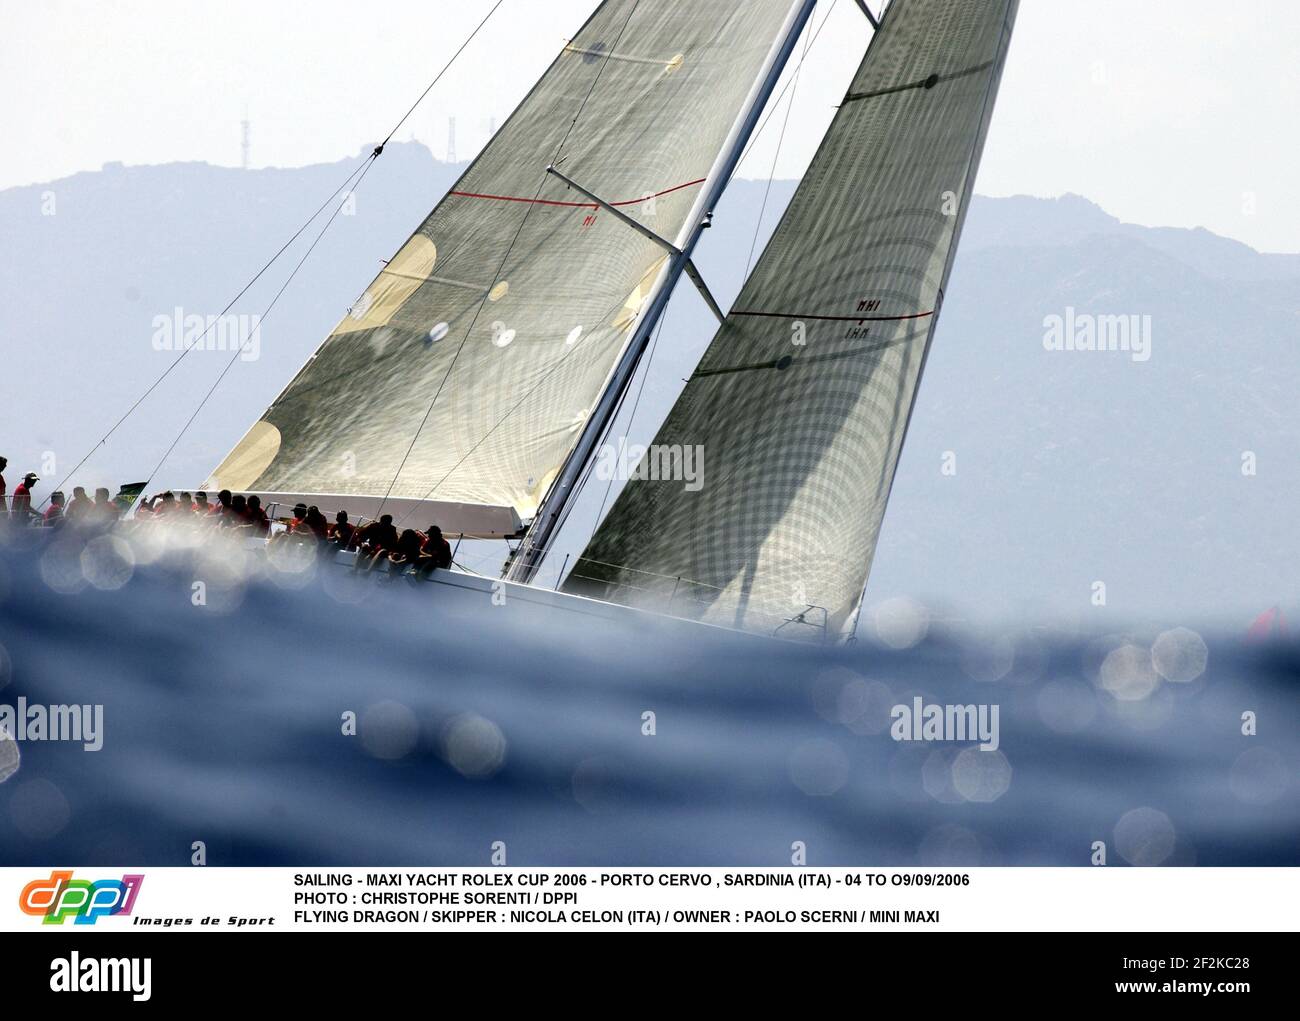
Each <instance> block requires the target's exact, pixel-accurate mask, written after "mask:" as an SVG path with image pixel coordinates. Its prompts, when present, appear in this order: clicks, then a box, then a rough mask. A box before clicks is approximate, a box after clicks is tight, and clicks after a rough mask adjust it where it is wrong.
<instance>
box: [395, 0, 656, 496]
mask: <svg viewBox="0 0 1300 1021" xmlns="http://www.w3.org/2000/svg"><path fill="white" fill-rule="evenodd" d="M639 5H640V0H636V2H634V3H633V4H632V7H631V9H630V10H629V11H628V12H627V17H626V18H625V19H624V20H623V25H622V27H621V28H619V30H618V35H617V36H615V38H614V42H613V43H612V44H611V45H610V47H609V49H608V50H606V51H605V56H604V58H603V59H602V60H601V62H600V67H599V68H598V69H597V71H596V74H595V77H594V78H592V80H591V87H590V88H589V89H588V90H587V94H586V95H585V96H583V97H582V102H581V103H580V104H579V105H578V110H577V112H576V113H575V114H574V115H573V120H571V121H570V122H569V126H568V127H567V128H566V129H565V131H564V136H563V137H562V138H561V139H560V142H559V144H558V145H557V146H556V147H555V152H554V153H552V155H551V158H550V160H548V161H547V164H546V165H547V166H548V167H551V166H554V165H555V164H556V162H557V160H558V159H559V156H560V153H561V152H562V151H563V149H564V146H565V144H566V143H567V142H568V141H569V136H570V135H571V134H573V129H574V128H575V127H576V126H577V124H578V120H579V118H581V117H582V114H583V111H584V110H586V108H587V103H588V102H589V101H590V99H591V97H592V95H593V94H594V93H595V91H596V86H597V85H599V84H600V80H601V78H602V77H603V76H604V73H605V68H606V67H608V66H609V60H610V57H611V56H612V55H613V54H614V52H615V51H616V50H617V48H618V44H619V41H620V40H621V39H622V38H623V33H624V32H625V31H626V30H627V26H628V24H629V23H630V22H631V20H632V15H634V14H635V13H636V9H637V7H638V6H639ZM548 176H549V175H548V174H547V173H546V172H545V171H543V173H542V177H541V180H540V181H539V182H538V184H537V191H536V192H535V193H534V194H533V199H532V201H531V202H529V203H528V206H527V208H526V209H525V210H524V215H523V219H521V220H520V221H519V229H518V230H516V231H515V234H514V237H512V238H511V239H510V244H509V245H508V246H507V248H506V251H505V254H504V255H503V256H502V257H501V261H500V262H499V263H498V264H497V269H496V273H495V274H493V277H492V286H493V287H495V286H496V284H497V282H498V281H499V280H500V279H501V273H502V271H503V270H504V269H505V266H506V262H507V261H508V260H509V259H510V255H511V253H512V252H513V251H514V250H515V245H516V244H517V243H518V242H519V238H520V236H521V235H522V234H523V232H524V228H525V227H526V226H528V220H529V218H530V217H531V216H532V214H533V210H534V209H535V208H537V200H538V199H539V198H540V197H541V194H542V189H543V188H545V187H546V180H547V177H548ZM489 294H491V289H489V290H487V291H485V292H484V293H483V297H482V298H480V299H479V303H478V308H476V309H475V310H474V315H473V318H471V319H470V323H469V326H467V327H466V329H465V332H464V334H462V336H461V339H460V344H459V345H457V347H456V353H455V354H454V355H452V357H451V361H450V362H449V363H448V365H447V371H446V372H445V373H443V376H442V380H441V381H440V382H439V383H438V389H437V390H435V391H434V394H433V399H432V400H431V401H429V407H428V408H427V409H426V410H425V412H424V417H423V418H422V419H420V424H419V426H418V427H417V428H416V430H415V435H414V436H412V437H411V442H410V444H409V445H408V446H407V448H406V453H404V454H403V455H402V460H401V462H400V463H399V464H398V466H397V471H396V472H395V473H394V474H393V478H392V480H391V481H390V482H389V483H388V490H387V491H386V492H385V493H384V498H383V499H382V500H380V501H379V508H378V510H376V512H375V513H376V515H378V514H379V512H380V511H382V510H383V509H384V505H385V504H386V503H388V499H389V497H391V496H392V495H393V489H394V488H395V487H396V485H397V480H398V479H399V478H401V476H402V471H403V469H405V467H406V462H407V461H408V460H409V459H410V457H411V451H413V450H414V449H415V444H416V443H417V442H418V441H419V439H420V434H421V433H422V432H424V427H425V426H426V425H427V424H428V422H429V416H430V415H432V414H433V408H434V405H435V404H437V403H438V398H439V397H440V396H442V391H443V388H444V387H445V386H446V385H447V380H448V379H450V378H451V373H452V371H453V370H454V369H455V367H456V362H457V361H459V359H460V355H461V352H462V351H463V350H464V349H465V345H466V344H467V343H468V342H469V338H470V334H471V333H473V332H474V327H475V326H476V325H477V324H478V320H479V316H481V315H482V314H483V309H484V307H485V306H486V305H487V301H488V295H489ZM439 485H441V483H439Z"/></svg>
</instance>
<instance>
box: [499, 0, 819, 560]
mask: <svg viewBox="0 0 1300 1021" xmlns="http://www.w3.org/2000/svg"><path fill="white" fill-rule="evenodd" d="M816 5H817V0H800V2H799V3H798V4H797V5H795V6H794V7H792V8H791V10H790V14H789V16H788V17H787V18H786V21H785V24H784V25H783V26H782V29H781V33H780V34H779V35H778V37H777V40H776V42H775V43H774V44H773V46H772V49H771V51H770V52H769V53H768V56H767V60H766V61H765V62H764V65H763V69H762V71H761V72H760V74H759V76H758V78H757V79H756V80H755V82H754V87H753V88H752V89H751V90H750V93H749V96H748V97H747V99H746V101H745V104H744V106H743V107H742V108H741V114H740V116H739V117H737V118H736V122H735V124H734V125H733V126H732V129H731V134H730V136H729V137H728V139H727V143H726V144H725V145H724V146H723V148H722V150H721V152H720V153H719V154H718V158H717V160H716V161H715V162H714V164H713V167H712V169H711V170H710V171H709V174H708V176H707V177H706V179H705V184H704V187H703V188H701V189H700V194H699V197H698V198H697V199H696V202H695V205H694V206H692V208H691V212H690V215H689V216H688V217H687V218H686V221H685V223H684V224H683V225H682V229H681V231H680V232H679V233H678V237H677V239H676V240H675V242H674V243H673V244H672V246H671V247H672V248H673V252H672V253H671V257H670V258H669V260H668V262H667V264H666V265H665V266H664V268H663V269H662V270H661V271H660V274H659V278H658V279H657V280H656V281H655V284H654V286H653V288H652V290H651V297H650V304H649V306H648V307H647V309H646V313H645V314H644V315H643V316H642V317H641V320H640V322H638V324H637V327H636V329H635V330H634V331H633V333H632V336H631V337H629V338H628V342H627V344H626V345H625V346H624V348H623V352H622V355H621V356H620V357H619V359H618V361H617V362H616V363H615V365H614V368H613V370H611V372H610V376H609V379H608V380H607V382H606V384H605V387H604V390H603V391H602V393H601V397H600V400H599V401H598V402H597V403H596V405H595V407H594V408H593V409H592V412H591V415H590V416H588V418H587V421H586V423H585V425H584V427H583V430H582V433H581V435H580V436H579V438H578V442H577V445H576V446H575V447H574V448H573V450H572V451H570V453H569V456H568V458H567V459H566V460H565V462H564V466H563V467H562V468H561V470H560V473H559V474H558V475H557V476H556V479H555V482H554V483H553V484H552V486H551V488H550V490H549V491H548V493H547V495H546V498H545V499H544V500H543V501H542V503H541V505H540V506H539V507H538V509H537V515H536V516H535V517H534V519H533V522H532V524H531V525H530V526H529V528H528V532H527V534H526V535H525V537H524V541H523V543H522V544H521V545H520V547H519V548H518V550H517V551H516V552H515V555H514V556H513V557H512V558H511V560H510V562H509V563H508V564H507V566H506V568H505V571H504V572H503V577H505V578H506V579H508V580H510V581H515V582H521V583H527V582H529V581H530V580H531V579H532V578H533V576H534V575H535V574H536V573H537V570H538V568H540V567H541V564H542V561H543V560H544V559H545V557H546V554H547V552H548V550H549V547H550V544H551V541H552V539H553V538H554V537H555V536H556V535H557V534H558V533H559V530H560V526H561V525H562V524H563V523H564V520H565V518H567V517H568V513H569V510H570V508H571V506H572V501H573V497H574V495H575V494H576V492H577V488H578V480H579V479H581V478H582V475H583V473H584V472H585V470H586V468H587V465H588V463H589V462H590V460H591V459H592V457H594V456H595V454H596V450H597V447H598V445H599V443H600V440H601V437H602V436H604V434H605V431H606V430H607V429H608V428H609V426H610V424H611V422H612V421H613V419H614V415H615V412H616V411H617V409H618V406H619V402H620V401H621V399H622V397H623V394H624V392H625V391H626V390H627V388H628V386H629V385H630V384H631V382H632V376H633V374H634V373H635V372H636V367H637V365H638V364H639V363H640V361H641V356H642V355H643V354H644V353H645V349H646V346H647V344H648V343H649V340H650V334H651V333H652V332H653V330H654V327H655V324H656V323H657V322H658V321H659V318H660V316H662V315H663V313H664V310H665V309H666V308H667V307H668V299H669V298H670V297H671V296H672V292H673V288H674V286H675V285H676V283H677V280H678V278H679V277H680V276H681V274H682V272H683V270H687V271H688V272H690V275H691V276H692V278H693V279H694V278H695V274H694V267H693V266H692V265H691V261H690V260H691V253H692V252H693V251H694V249H695V245H696V243H697V242H698V241H699V239H700V235H701V234H702V233H703V231H704V228H705V227H707V226H708V225H709V218H710V216H711V215H712V210H713V207H714V206H715V205H716V204H717V202H718V199H719V198H721V196H722V193H723V191H725V190H726V187H727V184H728V182H729V181H730V179H731V175H732V173H733V172H734V171H735V169H736V165H737V164H738V163H739V162H740V157H741V154H742V152H743V151H744V147H745V144H746V142H748V141H749V137H750V135H751V134H752V133H753V131H754V128H755V127H756V126H757V124H758V119H759V117H760V116H761V115H762V112H763V107H764V106H765V105H766V104H767V101H768V98H769V97H770V96H771V95H772V92H773V90H774V89H775V88H776V84H777V81H778V80H779V79H780V77H781V72H782V71H783V70H784V68H785V65H786V63H787V61H789V59H790V55H791V54H792V53H793V52H794V47H795V44H796V43H797V42H798V39H799V34H800V33H801V32H802V31H803V28H804V25H805V24H807V22H808V18H809V17H810V16H811V15H812V10H813V8H814V7H815V6H816ZM566 180H567V179H566ZM574 183H576V184H578V185H580V184H581V182H574ZM602 204H603V203H602ZM697 286H699V287H700V289H701V292H702V293H703V294H704V295H705V300H706V301H708V302H709V304H710V305H711V306H712V305H713V302H712V300H711V298H709V296H708V292H707V289H706V288H704V287H703V284H702V283H701V282H699V281H697Z"/></svg>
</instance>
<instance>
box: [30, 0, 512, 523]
mask: <svg viewBox="0 0 1300 1021" xmlns="http://www.w3.org/2000/svg"><path fill="white" fill-rule="evenodd" d="M504 2H505V0H497V2H496V3H495V4H493V5H492V8H491V9H490V10H489V11H488V12H487V14H486V15H484V17H483V20H482V21H480V22H479V23H478V24H477V25H476V26H475V27H474V30H473V31H472V32H470V34H469V35H468V36H467V37H466V38H465V41H464V42H463V43H461V44H460V46H459V47H458V48H457V49H456V52H455V53H453V54H452V55H451V58H450V59H449V60H448V61H447V62H446V63H445V64H444V65H443V66H442V69H441V70H440V71H439V72H438V73H437V74H436V75H435V76H434V78H433V81H431V82H430V83H429V84H428V85H427V86H426V87H425V89H424V91H423V92H421V93H420V96H419V98H418V99H416V101H415V102H414V103H412V104H411V106H410V108H409V109H408V110H407V111H406V113H404V114H402V117H401V119H400V120H398V122H397V123H396V124H394V125H393V128H392V130H391V131H389V132H388V134H387V135H385V136H384V140H383V141H382V142H380V143H379V144H378V145H377V146H375V149H374V151H373V152H371V154H370V155H369V156H368V157H367V158H366V160H365V161H364V162H363V163H361V164H360V165H358V166H357V167H355V168H354V169H353V170H352V172H351V173H349V174H348V176H347V178H346V179H345V180H344V181H343V183H342V184H340V185H339V186H338V187H337V188H335V189H334V191H332V192H331V193H330V194H329V196H328V197H327V198H326V199H325V201H324V202H322V203H321V204H320V206H318V207H317V209H316V211H315V212H314V213H312V214H311V216H309V217H308V218H307V219H306V220H305V221H304V222H303V224H302V226H300V227H299V228H298V229H297V230H296V231H294V232H293V234H292V235H291V236H290V237H289V239H288V240H287V241H285V243H284V244H283V245H281V246H280V248H279V249H278V250H277V251H276V253H275V254H274V255H272V256H271V258H270V259H268V260H267V261H266V263H265V264H263V266H262V268H261V269H259V270H258V271H257V272H256V273H255V274H254V275H253V277H252V278H251V279H250V280H249V281H248V283H246V284H244V286H243V287H242V288H240V290H239V292H238V293H237V294H236V295H235V296H234V297H233V298H231V299H230V301H229V302H228V303H227V304H226V307H225V308H223V309H222V310H221V313H220V315H218V316H217V317H216V318H215V319H213V320H212V322H210V323H209V324H208V327H207V329H206V330H204V331H203V333H202V334H200V336H199V337H198V338H197V340H196V341H195V342H194V343H193V344H191V345H190V346H188V347H186V348H185V349H184V350H182V351H181V353H180V354H179V355H177V356H176V358H175V359H173V360H172V362H171V363H170V364H169V365H168V366H167V368H166V369H164V370H163V372H162V374H161V375H160V376H159V377H158V378H157V379H155V380H154V381H153V383H151V384H150V385H149V387H148V389H146V390H145V392H144V393H143V394H141V395H140V397H139V398H137V399H136V401H135V403H133V404H132V405H131V406H130V407H129V408H128V409H127V410H126V412H125V413H124V414H123V415H122V416H121V417H120V418H119V419H118V420H117V421H116V422H114V423H113V425H112V427H111V428H110V429H109V430H108V432H106V433H104V435H103V436H102V437H101V438H100V440H99V442H98V443H96V444H95V445H94V446H92V447H91V448H90V450H88V451H87V452H86V455H85V456H84V457H83V458H82V459H81V460H80V461H78V462H77V464H76V465H75V466H74V467H73V469H72V470H71V471H70V472H68V473H67V474H66V475H64V477H63V478H62V479H61V480H60V481H59V483H58V485H57V486H55V487H54V489H53V490H51V493H53V492H56V491H58V490H60V489H62V488H63V487H64V485H65V484H66V483H67V482H68V481H70V480H71V479H72V477H73V476H74V475H76V473H77V472H78V471H79V470H80V469H81V468H82V467H83V466H84V465H85V463H86V462H87V461H89V460H90V458H91V457H92V456H94V454H95V451H97V450H98V449H99V448H100V447H102V446H104V444H105V443H107V442H108V440H109V438H110V437H111V436H112V435H113V434H114V433H115V432H117V430H118V429H119V428H120V427H121V425H122V423H123V422H125V421H126V420H127V419H128V418H130V417H131V415H132V414H134V413H135V411H136V409H137V408H139V407H140V405H141V404H143V403H144V402H145V401H146V400H147V399H148V398H149V396H150V395H151V394H152V393H153V392H154V391H155V390H157V389H158V387H159V386H160V385H161V384H162V382H163V380H165V379H166V378H167V377H168V376H169V375H171V372H172V370H173V369H175V368H176V366H177V365H179V364H180V362H181V361H182V360H183V359H184V358H185V356H186V355H188V354H189V353H190V351H192V350H193V349H194V348H196V347H199V346H200V342H201V341H202V340H203V339H204V337H206V336H207V335H208V333H209V332H210V331H211V330H212V329H213V328H214V327H215V326H216V324H217V323H218V322H220V321H221V319H222V318H223V317H224V316H225V315H226V313H227V312H229V311H230V310H231V308H233V307H234V305H235V302H237V301H238V300H239V299H240V298H242V297H243V296H244V295H245V294H246V293H247V292H248V290H249V289H250V288H251V287H252V286H253V285H254V284H255V283H257V281H258V280H260V279H261V278H262V276H263V275H264V274H265V273H266V271H267V270H269V269H270V268H271V267H272V266H273V265H274V264H275V263H276V262H277V261H278V260H279V258H280V256H282V255H283V254H284V253H285V251H286V250H287V249H288V248H289V247H290V246H291V245H292V244H293V243H294V242H295V241H297V240H298V238H300V237H301V236H302V235H303V234H304V233H305V232H306V230H307V228H308V227H310V226H311V225H312V224H313V223H314V222H315V221H316V219H317V218H318V217H319V216H320V215H321V213H323V212H324V211H325V210H326V209H327V208H328V207H329V205H330V203H332V202H333V201H334V199H335V198H337V197H338V195H339V194H340V193H341V192H344V191H350V190H351V188H353V187H355V186H356V185H359V184H360V183H361V181H362V179H364V178H365V176H366V174H367V173H368V172H369V170H370V167H372V166H373V165H374V162H375V160H376V159H378V158H379V157H380V156H381V155H382V154H383V151H384V146H386V145H387V144H388V143H389V142H390V141H392V139H393V136H394V135H396V134H397V132H398V131H399V130H401V127H402V125H403V124H405V123H406V122H407V120H409V119H410V116H411V114H413V113H414V112H415V110H416V108H417V107H418V106H419V105H420V103H422V102H423V101H424V98H425V97H426V96H427V95H428V94H429V93H430V92H431V91H432V90H433V88H434V86H435V85H437V84H438V82H439V81H441V80H442V78H443V76H444V75H445V74H446V73H447V71H448V70H450V68H451V66H452V65H453V64H454V63H455V62H456V60H457V59H458V58H459V57H460V55H461V53H463V52H464V51H465V48H466V47H468V46H469V44H470V43H471V42H473V41H474V38H475V37H476V36H477V35H478V34H479V32H480V31H481V30H482V29H483V26H485V25H486V24H487V23H488V21H489V20H490V19H491V18H492V16H493V15H494V14H495V13H496V12H497V8H499V7H500V6H501V5H502V4H503V3H504ZM358 175H360V176H358ZM353 178H356V182H355V185H354V184H353ZM341 208H342V207H341V206H340V207H339V208H337V209H335V211H334V213H333V214H332V215H331V216H330V218H329V220H328V221H327V222H326V224H325V228H323V229H322V230H321V233H320V234H318V235H317V236H316V239H315V240H314V241H313V242H312V244H311V247H309V248H308V249H307V253H306V255H304V256H303V258H302V259H301V260H300V261H299V262H298V265H297V266H295V267H294V268H293V271H292V272H291V273H290V275H289V277H288V279H287V280H286V281H285V282H284V285H283V286H282V287H281V288H280V290H279V291H277V292H276V295H275V298H274V299H272V301H271V304H270V305H269V306H268V307H267V312H268V313H269V312H270V310H271V308H274V306H275V302H276V301H278V300H279V297H280V295H281V294H283V293H284V291H285V288H287V287H288V286H289V283H290V281H292V280H293V277H294V275H295V274H296V273H297V272H298V270H299V269H301V268H302V264H303V262H305V261H306V259H307V255H310V254H311V251H312V249H313V248H315V247H316V245H317V243H318V242H319V241H320V239H321V237H322V236H323V235H324V232H325V230H327V229H328V228H329V225H330V224H331V223H333V222H334V219H335V218H336V217H337V216H338V213H339V209H341ZM242 347H243V344H242V343H241V344H240V345H238V346H237V347H236V354H239V353H240V352H241V351H242ZM230 367H231V366H230V365H229V364H228V365H227V366H226V367H225V368H224V369H223V370H222V372H221V375H220V376H218V377H217V382H216V383H214V384H213V386H212V389H210V390H209V391H208V393H207V394H206V395H205V396H204V398H203V400H204V402H206V401H207V400H208V398H209V397H211V396H212V393H213V391H214V390H215V389H216V387H217V385H218V384H220V382H221V380H222V379H223V378H224V377H225V375H226V373H227V372H229V371H230ZM200 407H202V405H200ZM195 415H197V410H196V412H195ZM194 417H195V416H191V417H190V419H189V421H188V422H186V423H185V425H184V426H183V427H182V429H181V432H180V434H178V435H177V437H176V439H175V440H174V441H173V443H172V445H171V446H170V447H168V448H167V453H166V454H164V455H163V459H162V461H159V463H158V467H161V466H162V463H163V462H164V461H166V459H167V457H168V456H169V455H170V454H171V452H172V450H174V449H175V447H176V444H177V443H179V442H180V438H181V436H183V435H184V433H185V431H186V430H188V429H189V427H190V424H191V423H192V422H193V421H194ZM158 467H156V468H154V471H153V473H151V474H150V479H152V477H153V474H156V473H157V471H158ZM146 485H147V482H146ZM48 502H49V497H48V496H47V497H46V498H45V499H44V500H43V501H42V502H41V506H42V507H44V506H45V504H46V503H48Z"/></svg>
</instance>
